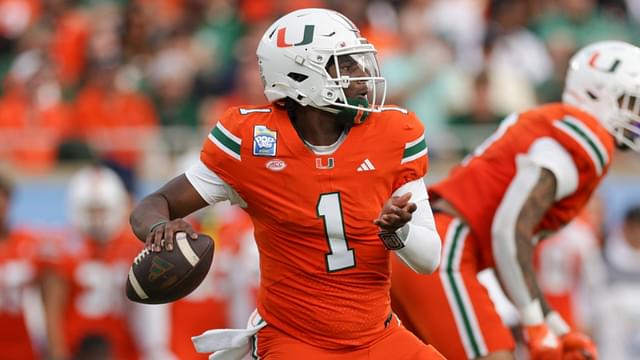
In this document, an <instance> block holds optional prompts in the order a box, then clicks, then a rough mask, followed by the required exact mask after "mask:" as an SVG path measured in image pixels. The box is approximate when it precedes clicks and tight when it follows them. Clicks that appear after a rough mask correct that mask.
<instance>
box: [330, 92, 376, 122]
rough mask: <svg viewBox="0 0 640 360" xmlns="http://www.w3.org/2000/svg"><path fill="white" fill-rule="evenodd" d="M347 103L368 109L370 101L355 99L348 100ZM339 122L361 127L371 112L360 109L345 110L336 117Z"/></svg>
mask: <svg viewBox="0 0 640 360" xmlns="http://www.w3.org/2000/svg"><path fill="white" fill-rule="evenodd" d="M347 103H348V104H349V105H353V106H357V107H362V108H368V107H369V101H368V100H367V99H361V98H355V99H347ZM336 116H337V118H338V120H340V121H343V122H344V123H346V124H354V125H359V124H362V123H363V122H364V121H365V120H366V119H367V117H368V116H369V112H368V111H365V110H360V109H353V108H343V109H342V110H340V111H339V112H338V114H337V115H336Z"/></svg>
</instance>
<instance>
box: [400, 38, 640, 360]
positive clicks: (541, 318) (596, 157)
mask: <svg viewBox="0 0 640 360" xmlns="http://www.w3.org/2000/svg"><path fill="white" fill-rule="evenodd" d="M639 63H640V49H639V48H637V47H635V46H633V45H631V44H628V43H624V42H615V41H609V42H599V43H595V44H593V45H590V46H588V47H585V48H583V49H581V50H580V51H579V52H578V53H577V54H575V55H574V56H573V57H572V58H571V63H570V67H569V71H568V74H567V79H566V84H565V90H564V95H563V103H554V104H548V105H544V106H541V107H538V108H535V109H533V110H530V111H525V112H522V113H516V114H513V115H511V116H509V117H507V118H506V119H505V120H504V121H503V122H502V123H501V125H500V128H499V129H498V130H497V131H496V133H494V134H493V135H492V136H490V137H489V138H488V139H487V140H486V141H485V142H484V143H483V144H482V145H480V146H479V147H478V148H477V149H476V150H475V152H474V153H473V154H471V155H470V156H468V157H467V158H466V159H465V160H464V161H463V162H462V164H461V165H460V166H458V167H457V168H455V169H454V170H453V171H452V172H451V174H450V175H449V177H447V178H446V179H445V180H443V181H441V182H439V183H438V184H436V185H434V186H432V187H431V194H432V197H433V198H434V199H435V200H434V205H433V206H434V209H436V222H437V226H438V229H439V231H440V233H441V237H442V239H443V254H442V259H443V261H442V263H441V266H440V270H439V272H438V274H433V275H430V276H425V277H419V276H414V275H413V274H412V273H411V272H408V271H404V269H403V268H402V266H394V272H393V290H392V297H393V301H394V304H395V306H394V309H396V310H397V311H398V313H399V315H400V317H401V319H403V320H404V321H406V323H407V327H409V328H411V329H413V330H414V331H415V332H416V334H418V336H419V337H420V338H421V339H423V340H424V341H425V342H429V343H431V344H434V346H436V347H437V348H438V349H439V350H440V351H442V352H443V354H444V355H445V356H447V357H449V358H453V359H462V358H469V359H473V358H485V357H486V358H492V359H508V358H513V354H512V351H513V349H514V345H515V343H514V340H513V338H512V336H511V334H510V332H509V329H508V328H506V327H505V325H504V324H503V323H502V321H501V319H500V318H499V316H498V314H497V312H496V309H495V307H494V305H493V303H492V302H491V300H490V299H489V296H488V294H487V291H486V290H485V289H484V288H483V287H482V286H481V284H480V283H479V281H478V279H477V273H478V272H479V271H480V270H483V269H485V268H488V267H495V269H496V272H497V275H498V277H499V279H500V281H501V283H502V286H503V288H504V290H505V292H506V294H507V295H508V296H509V298H510V300H511V301H512V302H513V303H514V305H515V306H516V308H517V309H518V311H519V313H520V316H521V322H522V325H523V327H524V333H525V339H526V342H527V345H528V349H529V353H530V356H531V358H533V359H546V358H560V357H561V356H574V357H575V358H583V359H591V358H596V357H597V351H596V348H595V346H594V344H593V343H592V342H591V340H590V339H589V338H587V337H586V336H584V335H582V334H580V333H579V332H577V331H575V329H572V328H571V327H570V326H569V324H568V323H567V322H566V321H565V320H564V319H563V318H562V316H561V315H560V314H559V313H558V312H556V311H554V310H553V308H552V307H551V306H550V305H549V303H548V302H547V301H546V299H545V297H544V295H543V293H542V291H541V289H540V286H539V285H538V283H537V281H536V274H535V271H534V267H533V257H534V250H535V248H536V246H537V245H538V243H539V241H540V240H541V239H543V238H544V237H545V236H546V235H547V234H548V233H549V232H552V231H556V230H558V229H559V228H561V227H562V226H564V225H566V224H567V223H568V222H569V221H570V220H571V219H573V218H574V217H575V216H576V215H577V214H578V213H579V212H580V211H581V210H582V208H583V207H584V206H585V204H586V203H587V201H588V200H589V198H590V197H591V195H592V193H593V192H594V190H595V189H596V187H597V186H598V184H599V183H600V181H601V180H602V178H603V177H604V176H605V175H606V173H607V170H608V168H609V166H610V163H611V158H612V155H613V150H614V148H615V145H616V144H617V145H618V146H619V147H621V148H632V149H634V150H640V82H638V80H637V78H636V75H635V74H637V73H638V71H640V67H639V66H638V64H639Z"/></svg>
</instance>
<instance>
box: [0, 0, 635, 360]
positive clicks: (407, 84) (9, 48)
mask: <svg viewBox="0 0 640 360" xmlns="http://www.w3.org/2000/svg"><path fill="white" fill-rule="evenodd" d="M301 7H327V8H332V9H336V10H338V11H340V12H342V13H344V14H345V15H346V16H348V17H349V18H351V19H352V20H353V21H354V22H355V23H356V24H357V25H358V26H359V27H360V29H361V31H362V33H363V35H364V36H365V37H367V38H368V39H369V40H370V42H372V43H373V44H374V45H375V46H376V47H377V48H378V50H379V54H378V60H379V62H380V66H381V69H382V73H383V75H384V76H385V77H386V78H387V81H388V93H387V103H394V104H398V105H401V106H405V107H407V108H409V109H410V110H412V111H415V112H416V113H417V114H418V116H419V117H420V118H421V119H422V120H423V121H424V123H425V126H426V131H427V132H426V138H427V143H428V146H429V151H430V159H431V168H430V174H429V175H428V176H427V178H426V182H427V183H430V182H434V181H436V180H437V179H439V178H441V177H442V176H444V175H446V173H447V171H448V170H449V169H450V168H451V167H452V166H453V165H454V164H455V163H456V162H457V161H459V160H460V159H461V158H462V157H463V156H464V155H465V154H466V153H468V151H469V150H470V149H473V148H474V147H475V146H476V145H477V144H479V142H481V141H482V140H483V139H484V138H485V137H486V136H488V135H489V134H490V133H491V132H492V131H493V130H494V129H495V128H496V126H497V123H498V122H499V121H500V119H501V118H503V117H504V116H505V115H507V114H509V113H511V112H514V111H519V110H523V109H526V108H527V107H531V106H534V105H536V104H539V103H544V102H549V101H557V100H559V99H560V96H561V91H562V81H563V77H564V73H565V70H566V64H567V60H568V58H569V57H570V56H571V54H572V53H573V52H574V51H575V50H576V49H577V48H579V47H581V46H584V45H585V44H588V43H590V42H592V41H597V40H604V39H620V40H625V41H628V42H631V43H634V44H636V45H638V44H640V1H637V0H626V1H625V0H601V1H596V0H539V1H538V0H412V1H376V0H374V1H367V0H350V1H338V0H333V1H329V0H326V1H322V0H287V1H285V0H281V1H258V0H244V1H242V0H235V1H234V0H79V1H71V0H0V79H2V81H1V83H2V88H1V91H0V173H1V174H3V175H4V176H8V177H9V178H10V179H11V180H12V181H13V182H14V183H15V185H16V193H15V198H14V200H13V206H12V208H11V212H10V220H11V224H12V225H13V226H17V227H27V228H29V229H31V230H33V231H36V232H38V233H40V234H47V233H48V232H51V231H54V232H55V231H57V230H59V229H62V228H65V227H67V226H68V223H69V219H68V215H67V206H66V191H67V189H66V185H67V181H68V179H69V176H70V175H71V174H72V173H73V172H74V171H75V170H76V169H77V168H78V167H79V166H82V165H84V164H87V163H93V162H100V163H104V164H107V165H108V166H110V167H112V168H113V169H115V170H116V171H117V172H118V173H119V174H120V175H121V176H122V178H123V179H124V181H125V183H126V185H127V188H128V190H129V191H130V192H131V194H132V197H133V199H138V198H140V197H141V196H143V195H145V194H147V193H148V192H150V191H151V190H152V189H154V188H156V187H157V186H158V185H160V184H161V183H163V182H164V181H166V180H167V179H169V178H170V177H172V176H174V175H176V174H178V173H179V172H181V171H183V170H184V169H185V168H186V167H187V166H188V164H189V163H190V162H191V161H193V160H194V159H195V158H197V151H198V149H199V147H200V145H201V143H202V141H203V139H204V138H205V136H206V134H207V133H208V132H209V131H210V129H211V127H212V125H213V124H215V121H216V118H217V117H218V116H219V115H220V114H221V111H223V110H224V109H225V108H226V107H227V106H231V105H238V104H244V103H260V102H263V101H264V97H263V94H262V85H261V82H260V79H259V76H258V72H257V64H256V59H255V48H256V46H257V42H258V39H259V37H260V36H261V35H262V32H263V31H264V29H265V28H266V27H267V26H268V25H269V24H270V23H271V22H272V21H273V20H274V19H275V18H277V17H278V16H280V15H282V14H284V13H286V12H288V11H290V10H293V9H296V8H301ZM265 186H268V184H265ZM599 198H600V199H601V201H602V205H603V209H604V211H603V219H602V223H601V224H600V223H598V224H595V225H596V228H600V227H601V226H602V229H603V231H602V232H599V233H598V237H599V239H600V240H601V243H600V246H604V245H603V244H605V243H606V238H607V237H609V236H610V235H611V234H613V233H615V231H616V229H617V227H618V226H619V224H620V222H621V220H622V218H623V216H624V213H625V212H626V211H627V209H629V208H630V207H632V206H638V205H640V155H638V154H627V153H624V154H623V153H619V154H617V155H616V160H614V164H613V167H612V170H611V173H610V175H609V177H608V178H607V179H606V181H605V182H604V183H603V185H602V187H601V189H600V191H599ZM208 216H216V215H215V214H211V215H208ZM637 283H639V284H640V277H639V278H638V280H637ZM639 323H640V322H639ZM35 326H36V327H37V326H39V325H38V323H37V322H36V325H35ZM37 330H38V329H36V332H37ZM638 343H639V344H640V341H638ZM638 346H640V345H638ZM638 351H639V353H640V350H638ZM1 358H2V355H0V359H1Z"/></svg>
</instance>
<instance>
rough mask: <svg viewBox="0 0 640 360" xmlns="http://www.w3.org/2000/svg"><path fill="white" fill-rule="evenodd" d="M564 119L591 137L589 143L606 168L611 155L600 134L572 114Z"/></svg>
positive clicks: (587, 136)
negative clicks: (599, 136)
mask: <svg viewBox="0 0 640 360" xmlns="http://www.w3.org/2000/svg"><path fill="white" fill-rule="evenodd" d="M564 121H565V122H567V123H568V124H571V125H573V126H574V127H576V128H577V129H578V131H580V132H581V133H582V134H584V136H585V137H586V138H588V139H589V145H590V146H592V147H593V148H594V150H595V152H596V154H597V156H598V160H599V161H600V164H601V165H602V167H603V168H604V167H605V166H606V165H607V163H609V155H608V154H607V148H605V147H604V145H603V144H602V142H601V141H600V139H599V138H598V136H596V134H594V133H593V131H591V129H589V127H587V126H586V125H585V124H583V123H581V122H580V121H579V120H578V119H576V118H574V117H572V116H567V117H566V118H565V119H564Z"/></svg>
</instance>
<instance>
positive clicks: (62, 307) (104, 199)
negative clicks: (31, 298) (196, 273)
mask: <svg viewBox="0 0 640 360" xmlns="http://www.w3.org/2000/svg"><path fill="white" fill-rule="evenodd" d="M68 198H69V201H68V208H69V213H70V214H69V215H70V220H71V224H72V228H73V229H72V234H70V235H69V236H67V237H65V238H64V240H63V241H62V240H61V242H62V243H61V244H60V247H61V248H62V249H63V250H61V251H60V253H59V254H56V258H55V259H54V260H53V263H52V264H50V265H49V266H50V268H49V269H48V271H46V272H45V274H44V275H43V277H44V281H43V282H44V285H43V290H44V292H43V298H44V305H45V314H46V323H47V329H48V351H49V356H50V357H51V358H56V359H66V358H94V357H95V358H114V359H131V360H136V359H141V358H143V357H144V358H149V359H151V358H153V359H156V358H158V357H159V358H163V356H164V354H163V353H161V351H162V350H163V349H164V350H165V351H168V350H167V349H168V345H165V346H164V347H162V346H158V345H159V344H158V343H155V344H154V343H152V342H151V340H149V339H151V338H152V336H153V333H152V331H149V330H147V329H144V330H143V329H142V328H141V327H142V326H145V327H146V326H150V327H151V328H153V324H149V323H148V321H149V318H150V317H151V319H152V320H154V321H155V318H157V316H155V315H156V314H155V312H153V313H150V312H151V311H153V310H152V307H144V305H141V304H135V303H133V302H130V301H129V300H127V298H126V296H125V290H124V289H125V281H126V279H127V272H128V271H129V266H130V264H131V260H132V259H133V258H134V257H135V256H136V255H137V253H138V252H139V251H140V250H141V247H140V243H139V242H138V241H137V240H136V239H135V236H134V235H133V233H132V232H131V231H130V229H129V228H128V227H127V226H126V214H127V212H128V209H129V205H128V204H129V199H128V195H127V193H126V190H125V188H124V185H123V184H122V182H121V180H120V179H119V178H118V175H116V174H115V173H114V172H113V171H111V170H110V169H108V168H105V167H88V168H84V169H82V170H80V171H79V172H78V173H77V174H76V175H74V177H72V179H71V180H70V182H69V197H68ZM142 324H144V325H142ZM158 337H159V336H158ZM158 337H156V338H158ZM161 340H162V341H163V342H164V343H165V344H166V343H167V341H168V339H161ZM151 351H153V352H155V353H154V354H153V355H154V356H152V354H151V353H150V352H151ZM169 358H170V357H169Z"/></svg>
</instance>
